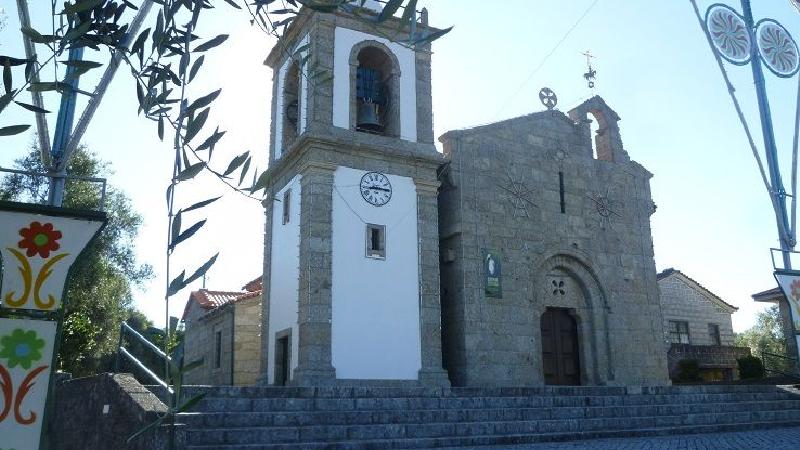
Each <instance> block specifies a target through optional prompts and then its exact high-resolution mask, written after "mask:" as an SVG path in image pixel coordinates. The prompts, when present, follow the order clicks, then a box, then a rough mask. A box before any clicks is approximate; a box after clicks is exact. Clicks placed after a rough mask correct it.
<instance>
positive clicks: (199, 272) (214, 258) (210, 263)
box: [186, 253, 219, 284]
mask: <svg viewBox="0 0 800 450" xmlns="http://www.w3.org/2000/svg"><path fill="white" fill-rule="evenodd" d="M218 256H219V253H217V254H216V255H214V256H212V257H211V258H209V259H208V261H206V262H205V263H203V265H202V266H200V267H198V268H197V270H195V271H194V273H193V274H192V275H191V276H190V277H189V278H187V279H186V283H187V284H188V283H191V282H192V281H194V280H196V279H198V278H200V277H202V276H203V275H205V274H206V272H208V269H210V268H211V266H213V265H214V263H215V262H217V257H218Z"/></svg>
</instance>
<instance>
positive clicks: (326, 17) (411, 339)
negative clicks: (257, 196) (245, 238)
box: [261, 1, 449, 386]
mask: <svg viewBox="0 0 800 450" xmlns="http://www.w3.org/2000/svg"><path fill="white" fill-rule="evenodd" d="M362 4H363V6H359V5H362ZM381 6H382V5H381V4H379V3H378V2H374V1H367V2H361V1H355V2H353V6H352V8H350V9H346V8H345V9H344V10H342V11H338V12H336V13H322V12H318V11H313V10H311V9H309V8H307V7H304V8H303V9H301V10H300V12H299V14H298V16H297V17H296V18H295V20H294V21H293V23H292V24H291V25H290V26H289V27H288V29H287V30H286V33H285V34H284V36H283V37H282V39H281V40H280V41H279V42H278V43H277V44H276V46H275V47H274V48H273V49H272V51H271V52H270V54H269V56H268V57H267V59H266V61H265V64H267V65H268V66H270V67H271V68H272V69H273V95H272V124H271V128H270V149H269V150H270V151H269V170H268V175H269V180H270V182H269V186H268V188H267V199H268V200H267V201H265V202H264V205H265V209H266V227H265V248H264V273H263V280H264V292H265V293H267V295H265V296H264V301H263V314H262V320H263V323H262V349H263V350H262V352H263V354H262V360H261V372H262V381H263V382H264V383H267V384H282V383H284V382H285V383H286V384H291V385H300V386H315V385H335V384H353V383H358V382H369V381H379V382H383V383H385V382H392V383H395V382H400V383H402V384H412V385H414V384H420V385H448V384H449V381H448V378H447V374H446V372H445V371H444V370H443V369H442V352H441V306H440V298H439V287H440V283H439V246H438V208H437V192H438V187H439V182H438V180H437V169H438V168H439V166H440V164H441V163H442V162H443V159H442V156H441V155H440V154H439V153H438V152H437V151H436V148H435V147H434V144H433V114H432V111H431V108H432V104H431V66H430V62H431V52H430V44H424V45H419V46H417V47H409V46H406V45H402V44H400V43H398V42H402V41H403V40H404V39H408V35H407V34H406V36H403V35H402V34H403V33H408V28H404V27H402V26H401V25H400V19H399V18H397V17H394V18H390V19H388V20H386V21H385V22H381V23H378V22H377V21H374V22H370V20H369V16H373V17H375V16H377V14H379V13H380V8H381ZM397 14H398V15H403V14H404V13H403V10H402V9H401V10H400V11H399V12H398V13H397ZM414 14H416V16H415V17H417V18H418V19H417V20H416V21H415V26H416V31H417V32H418V33H419V32H423V33H430V32H435V31H436V29H434V28H432V27H430V26H429V25H428V17H427V11H425V10H422V11H415V12H414ZM365 17H366V19H365ZM411 28H412V29H413V28H414V27H411ZM403 30H405V31H403ZM388 36H392V37H394V39H393V40H390V39H388V38H387V37H388Z"/></svg>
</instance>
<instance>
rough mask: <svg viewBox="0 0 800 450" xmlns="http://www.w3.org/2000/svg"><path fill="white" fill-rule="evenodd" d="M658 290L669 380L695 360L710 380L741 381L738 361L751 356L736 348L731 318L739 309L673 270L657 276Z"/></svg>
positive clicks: (745, 349)
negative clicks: (682, 363)
mask: <svg viewBox="0 0 800 450" xmlns="http://www.w3.org/2000/svg"><path fill="white" fill-rule="evenodd" d="M658 287H659V289H660V291H661V313H662V315H663V317H664V335H665V337H666V340H667V342H668V344H669V349H668V350H667V355H668V361H669V373H670V377H671V378H672V379H676V378H677V377H678V362H679V361H681V360H695V361H697V362H698V364H699V366H700V375H701V376H702V377H703V378H704V379H705V380H707V381H720V380H732V379H735V378H738V372H737V363H736V360H737V359H738V358H741V357H743V356H747V355H749V354H750V349H748V348H746V347H736V346H735V345H734V334H733V325H732V322H731V315H732V314H733V313H734V312H736V311H737V310H738V308H737V307H735V306H733V305H730V304H728V303H726V302H725V301H724V300H722V299H721V298H720V297H718V296H717V295H716V294H714V293H713V292H711V291H709V290H708V289H706V288H705V287H704V286H703V285H701V284H700V283H698V282H697V281H695V280H693V279H692V278H690V277H688V276H687V275H685V274H684V273H683V272H681V271H679V270H675V269H672V268H670V269H666V270H664V271H663V272H661V273H659V274H658Z"/></svg>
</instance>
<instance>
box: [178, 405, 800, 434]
mask: <svg viewBox="0 0 800 450" xmlns="http://www.w3.org/2000/svg"><path fill="white" fill-rule="evenodd" d="M792 409H800V399H798V400H780V401H755V402H738V403H699V404H688V403H679V404H664V405H645V406H637V407H624V406H591V407H568V406H565V407H559V408H493V409H480V408H473V409H449V410H441V409H420V410H413V411H406V412H403V413H402V414H398V412H397V411H392V410H374V411H279V412H204V413H186V414H182V415H181V418H182V421H183V422H184V423H185V424H186V425H188V426H191V427H210V428H221V427H262V426H304V425H347V424H351V423H359V424H386V423H431V422H480V421H525V420H568V419H584V418H608V417H637V416H639V417H641V416H671V415H679V414H691V413H713V412H718V411H726V412H741V411H774V410H792Z"/></svg>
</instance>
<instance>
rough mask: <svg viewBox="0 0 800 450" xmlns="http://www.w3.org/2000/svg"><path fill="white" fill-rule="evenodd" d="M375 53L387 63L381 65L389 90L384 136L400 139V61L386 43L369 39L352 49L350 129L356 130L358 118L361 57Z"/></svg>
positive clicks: (350, 61) (350, 60) (350, 62)
mask: <svg viewBox="0 0 800 450" xmlns="http://www.w3.org/2000/svg"><path fill="white" fill-rule="evenodd" d="M365 51H367V52H370V51H371V52H373V53H375V54H378V55H382V56H383V57H384V58H385V62H384V63H383V64H381V65H385V66H386V67H382V69H381V71H382V72H384V73H383V76H384V79H383V80H382V81H383V82H384V84H385V86H386V87H387V90H388V97H387V100H388V107H387V110H386V112H385V117H384V118H385V121H386V123H385V130H384V131H383V133H382V134H384V135H386V136H393V137H398V136H400V108H401V107H402V105H401V104H400V102H401V98H400V75H401V73H400V61H399V60H398V59H397V55H395V53H394V52H393V51H392V50H391V49H390V48H389V47H388V46H387V45H386V44H384V43H382V42H378V41H376V40H372V39H367V40H363V41H361V42H359V43H357V44H355V45H353V47H352V48H351V49H350V57H349V59H348V62H349V64H350V93H349V99H350V129H355V128H356V121H357V116H358V101H357V99H356V73H357V70H358V67H359V56H360V55H363V52H365Z"/></svg>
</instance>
